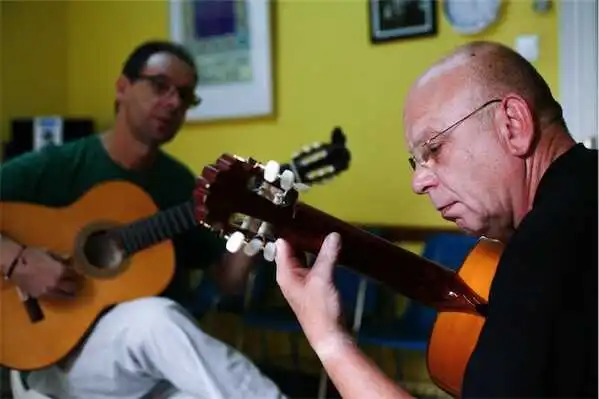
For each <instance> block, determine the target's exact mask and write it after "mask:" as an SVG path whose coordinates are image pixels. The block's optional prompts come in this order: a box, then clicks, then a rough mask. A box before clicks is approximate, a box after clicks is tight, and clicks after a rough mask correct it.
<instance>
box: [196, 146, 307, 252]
mask: <svg viewBox="0 0 599 399" xmlns="http://www.w3.org/2000/svg"><path fill="white" fill-rule="evenodd" d="M295 183H296V177H295V175H294V174H293V172H292V171H290V170H283V171H281V170H280V166H279V165H278V164H277V163H276V162H273V161H271V162H269V163H267V164H265V165H263V164H261V163H259V162H257V161H255V160H253V159H251V158H249V159H243V158H240V157H238V156H235V155H230V154H223V155H221V157H220V158H218V160H217V161H216V163H215V164H212V165H209V166H206V167H204V169H203V171H202V175H201V176H200V177H199V178H198V181H197V184H196V188H195V190H194V200H195V209H194V211H195V217H196V219H197V220H198V222H200V223H201V224H202V225H204V226H205V227H208V228H210V229H212V230H213V231H215V232H217V233H219V234H221V235H224V236H225V238H226V239H227V250H228V251H229V252H237V251H239V250H243V251H244V252H245V253H246V254H247V255H248V256H254V255H256V254H257V253H258V252H260V251H263V252H264V258H265V259H266V260H268V261H272V260H274V254H275V248H274V241H275V240H276V239H277V237H276V236H275V234H274V231H275V229H276V228H277V227H278V226H283V225H285V224H287V223H289V222H290V221H291V220H292V218H293V210H294V205H295V204H296V202H297V200H298V196H299V195H298V192H297V190H296V189H295V188H294V185H295Z"/></svg>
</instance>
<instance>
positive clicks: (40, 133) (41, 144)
mask: <svg viewBox="0 0 599 399" xmlns="http://www.w3.org/2000/svg"><path fill="white" fill-rule="evenodd" d="M62 141H63V120H62V118H61V117H58V116H41V117H37V118H35V119H34V121H33V150H34V151H39V150H41V149H43V148H45V147H47V146H52V145H61V144H62Z"/></svg>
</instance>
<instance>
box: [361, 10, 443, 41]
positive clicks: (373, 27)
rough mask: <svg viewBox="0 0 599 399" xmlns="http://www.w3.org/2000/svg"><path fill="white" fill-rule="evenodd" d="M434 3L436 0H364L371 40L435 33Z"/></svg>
mask: <svg viewBox="0 0 599 399" xmlns="http://www.w3.org/2000/svg"><path fill="white" fill-rule="evenodd" d="M436 3H437V0H368V8H369V16H370V39H371V41H372V42H374V43H376V42H384V41H389V40H398V39H404V38H415V37H424V36H434V35H436V34H437V10H436V6H437V4H436Z"/></svg>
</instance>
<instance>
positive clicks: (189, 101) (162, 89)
mask: <svg viewBox="0 0 599 399" xmlns="http://www.w3.org/2000/svg"><path fill="white" fill-rule="evenodd" d="M136 80H145V81H146V82H148V83H150V85H151V86H152V90H153V91H154V93H156V95H158V96H161V97H167V96H170V95H172V94H173V93H177V95H178V96H179V98H180V99H181V101H182V102H183V103H184V104H185V105H186V106H187V107H197V106H198V105H200V104H201V102H202V99H201V98H200V97H198V96H196V94H195V90H194V88H192V87H189V86H186V87H178V86H175V85H174V84H172V83H171V82H169V81H168V80H167V79H166V78H165V77H164V76H162V75H139V76H138V77H137V79H136Z"/></svg>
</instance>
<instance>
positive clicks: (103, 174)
mask: <svg viewBox="0 0 599 399" xmlns="http://www.w3.org/2000/svg"><path fill="white" fill-rule="evenodd" d="M196 84H197V74H196V67H195V64H194V61H193V59H192V58H191V57H190V55H189V54H188V53H187V52H186V51H185V50H184V49H183V48H182V47H180V46H178V45H175V44H173V43H170V42H163V41H152V42H146V43H144V44H142V45H140V46H138V47H137V48H136V49H135V50H134V51H133V52H132V54H131V55H130V56H129V58H128V60H127V61H126V62H125V65H124V68H123V71H122V74H121V76H120V77H119V79H118V81H117V84H116V104H115V105H116V119H115V124H114V126H113V128H112V129H110V130H108V131H107V132H105V133H102V134H98V135H93V136H90V137H87V138H84V139H80V140H77V141H74V142H70V143H67V144H64V145H62V146H58V147H47V148H44V149H43V150H41V151H39V152H31V153H27V154H24V155H22V156H20V157H18V158H16V159H13V160H11V161H9V162H7V163H6V164H4V165H3V166H2V167H1V169H0V200H1V201H25V202H32V203H37V204H40V205H47V206H53V207H59V206H66V205H69V204H71V203H73V202H74V201H75V200H76V199H77V198H79V197H80V196H81V195H82V194H84V193H85V192H86V191H88V190H89V189H90V188H92V186H94V185H96V184H98V183H101V182H105V181H108V180H125V181H129V182H132V183H134V184H137V185H139V186H140V187H142V188H143V189H144V190H146V192H147V193H148V194H149V195H150V196H151V197H152V199H153V200H154V201H155V203H156V204H157V206H158V207H159V208H160V209H164V208H168V207H171V206H174V205H177V204H180V203H182V202H184V201H187V200H188V199H189V198H190V197H191V195H192V192H193V189H194V184H195V176H194V175H193V173H191V171H190V170H188V169H187V168H186V167H185V166H184V165H183V164H181V163H180V162H178V161H177V160H175V159H174V158H172V157H171V156H169V155H168V154H166V153H165V152H164V151H163V150H161V149H160V147H161V145H162V144H164V143H166V142H168V141H170V140H172V139H173V138H174V137H175V135H176V134H177V132H178V131H179V129H180V127H181V125H182V123H183V121H184V119H185V114H186V111H187V110H188V109H189V107H192V106H195V105H197V104H198V103H199V99H198V98H197V97H196V96H195V87H196ZM98 206H102V204H98ZM57 228H60V227H59V226H57ZM173 243H174V246H175V251H176V263H177V267H176V272H175V275H174V277H173V279H172V282H171V283H170V285H169V286H168V287H167V289H166V290H165V292H164V293H163V294H162V295H161V297H154V298H143V299H138V300H134V301H130V302H127V303H123V304H120V305H117V306H115V307H114V308H112V309H111V310H110V311H108V312H107V313H106V314H104V315H103V316H102V317H101V318H100V320H99V322H98V323H97V324H96V326H95V327H94V329H93V332H92V333H91V334H90V336H89V338H88V339H87V340H86V342H85V343H84V344H83V345H82V346H81V347H80V348H79V349H78V351H77V352H76V353H73V354H72V355H71V356H70V357H69V358H68V359H67V360H66V362H64V363H61V364H59V365H55V366H52V367H50V368H47V369H44V370H40V371H35V372H31V373H30V374H29V375H28V377H27V383H28V384H29V385H30V387H31V388H32V389H34V390H35V391H38V392H40V393H42V394H45V395H48V396H51V397H56V398H61V399H63V398H64V399H67V398H85V399H103V398H123V399H125V398H127V399H129V398H131V399H133V398H135V399H138V398H140V397H146V395H148V396H151V397H152V398H156V397H171V398H174V397H176V398H264V399H268V398H281V397H284V396H283V394H282V393H281V392H280V391H279V389H278V388H277V387H276V386H275V385H274V384H273V383H272V381H270V380H269V379H268V378H266V377H265V376H264V375H262V374H261V373H260V371H259V370H258V369H257V368H256V367H255V366H254V365H253V364H252V363H251V362H250V361H249V360H248V359H247V358H246V357H245V356H243V355H242V354H241V353H239V352H237V351H235V350H234V349H232V348H230V347H229V346H227V345H226V344H224V343H222V342H220V341H218V340H216V339H214V338H212V337H210V336H208V335H206V334H205V333H203V332H202V331H201V330H200V329H199V328H198V326H197V324H196V322H195V321H194V320H192V319H191V318H190V317H189V316H188V314H187V313H186V312H185V310H184V309H183V308H182V306H181V305H180V304H181V303H185V302H186V300H187V299H188V298H187V296H186V295H187V294H188V293H189V279H188V272H189V271H190V270H191V269H192V268H208V267H218V268H219V269H221V270H224V271H225V273H222V272H220V271H219V275H220V276H221V277H223V278H222V281H221V283H222V284H221V285H222V286H223V287H224V288H225V289H235V288H237V289H238V288H239V287H240V286H242V284H243V280H244V279H245V277H246V276H247V272H248V271H249V264H250V259H249V258H247V257H245V256H244V255H243V254H242V253H239V254H235V255H232V254H228V253H226V252H225V251H224V243H222V242H221V240H220V239H219V238H218V237H216V236H215V235H213V233H212V232H210V231H208V230H206V229H203V228H196V229H192V230H190V231H189V232H187V233H184V234H182V235H180V236H179V237H177V238H175V239H174V240H173ZM223 253H224V255H223ZM0 268H1V269H2V272H3V274H4V276H5V278H8V279H10V280H11V281H12V282H14V283H15V284H16V285H17V286H19V287H20V288H21V289H22V290H23V291H25V292H27V293H28V294H30V295H32V296H34V297H38V296H41V295H46V296H58V297H67V299H65V300H68V297H70V296H73V295H77V292H76V286H77V282H76V278H74V276H73V275H72V274H71V272H70V271H69V270H68V269H67V268H65V266H64V265H63V264H62V263H61V262H60V261H58V260H55V259H53V258H51V257H50V256H49V255H48V254H47V253H45V252H44V251H43V250H42V249H39V248H25V247H23V246H22V245H20V244H19V243H18V242H15V241H13V240H11V239H10V238H9V237H2V240H1V247H0ZM227 271H229V272H227ZM23 350H27V349H26V348H24V349H23Z"/></svg>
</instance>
